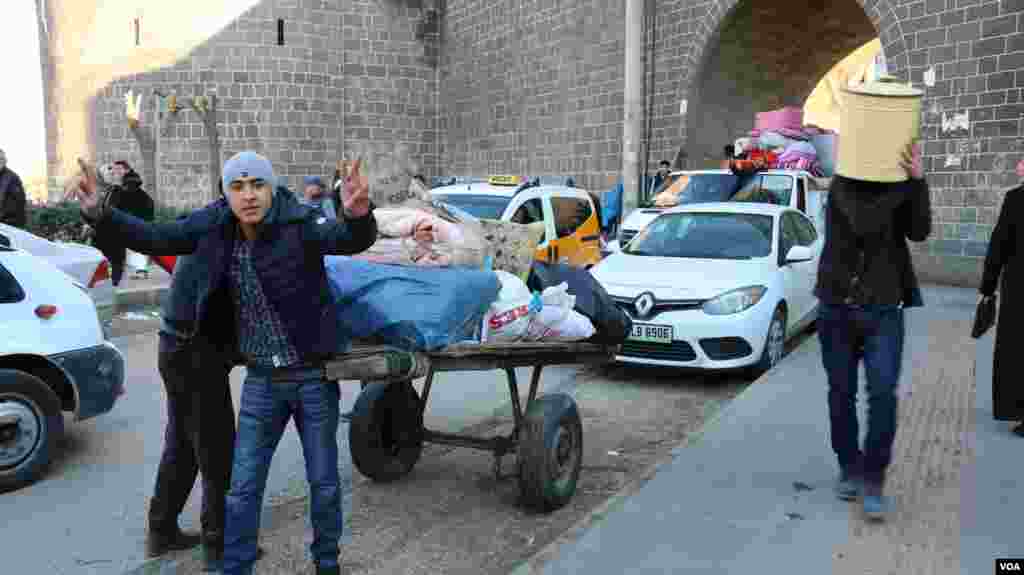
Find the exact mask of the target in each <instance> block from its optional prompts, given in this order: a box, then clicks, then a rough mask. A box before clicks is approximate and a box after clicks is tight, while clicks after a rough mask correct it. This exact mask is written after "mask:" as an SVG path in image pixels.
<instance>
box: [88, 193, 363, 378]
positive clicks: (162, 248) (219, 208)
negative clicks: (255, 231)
mask: <svg viewBox="0 0 1024 575" xmlns="http://www.w3.org/2000/svg"><path fill="white" fill-rule="evenodd" d="M263 222H264V223H263V224H262V225H261V228H260V235H259V237H258V238H257V239H256V241H255V243H254V245H253V252H252V255H253V265H254V267H255V268H256V275H257V277H258V278H259V280H260V283H261V284H262V286H263V292H264V293H265V294H266V295H267V297H268V299H269V300H270V305H271V306H273V307H274V309H275V310H276V311H277V313H278V314H279V315H280V317H281V319H282V321H283V322H284V324H285V329H286V330H287V332H288V336H289V339H290V341H291V343H292V344H293V345H295V347H296V349H297V350H298V352H299V355H300V356H301V357H302V359H303V360H304V361H306V362H318V361H320V360H323V359H324V358H326V357H327V356H329V355H331V354H333V353H336V352H338V351H340V350H341V349H342V346H343V345H344V343H345V342H342V341H340V336H339V331H338V315H337V314H338V312H337V307H336V306H335V305H334V299H333V297H332V295H331V291H330V288H329V286H328V283H327V273H326V271H325V269H324V260H323V256H325V255H328V254H345V255H347V254H355V253H359V252H361V251H363V250H366V249H367V248H369V247H370V246H371V245H373V242H374V241H376V238H377V223H376V219H375V218H374V216H373V214H372V213H370V214H368V215H367V216H366V217H363V218H360V219H358V220H347V219H345V218H339V219H338V220H332V219H329V218H326V217H324V216H323V213H322V212H321V211H320V210H319V209H318V208H313V207H310V206H304V205H302V204H300V203H299V202H298V201H297V200H296V199H295V197H294V195H293V194H291V193H289V192H287V191H284V192H282V191H278V192H277V193H275V194H274V200H273V204H272V206H271V208H270V210H268V212H267V215H266V216H265V218H264V220H263ZM96 227H97V231H103V232H104V233H109V234H111V235H114V236H116V237H117V238H118V239H119V240H120V241H121V242H122V243H123V244H124V245H125V246H126V247H128V248H129V249H132V250H135V251H137V252H141V253H143V254H148V255H171V254H174V255H186V254H192V257H191V258H190V259H191V261H190V262H189V265H188V266H187V267H186V268H185V269H181V270H179V269H176V270H175V276H177V275H178V274H179V273H187V274H188V276H189V277H187V278H185V277H182V278H175V279H176V281H175V283H180V285H179V286H178V289H177V290H175V291H174V292H172V294H171V297H169V298H168V300H169V301H168V302H167V303H166V305H165V306H164V309H163V315H164V321H165V322H166V323H167V324H168V326H169V328H170V329H169V330H165V331H173V332H175V333H176V334H179V335H181V336H184V337H186V338H188V337H192V336H201V337H203V338H204V339H206V340H207V341H209V342H211V343H212V344H213V345H214V346H215V347H216V348H217V349H219V350H220V351H222V352H224V353H227V354H229V355H230V356H231V357H239V356H238V349H237V346H238V334H237V333H236V331H237V330H236V319H235V311H234V310H235V306H236V302H234V301H233V298H232V296H231V289H230V284H229V282H230V279H229V275H230V274H229V269H230V264H231V261H230V260H231V254H232V251H233V247H234V242H235V241H237V240H236V236H237V235H238V234H239V233H240V232H239V231H238V220H237V219H236V218H235V216H234V214H233V213H232V212H231V208H230V207H229V206H228V204H227V201H226V200H224V199H221V200H218V201H216V202H214V203H212V204H210V205H208V206H206V207H205V208H202V209H200V210H197V211H195V212H193V213H192V214H190V215H189V216H188V217H186V218H183V219H179V220H177V221H175V222H171V223H163V224H147V223H145V222H143V221H142V220H139V219H138V218H135V217H133V216H131V215H129V214H126V213H125V212H122V211H120V210H118V209H115V208H112V209H110V210H109V211H108V212H107V213H105V214H104V215H102V216H101V217H100V219H99V221H98V222H97V223H96Z"/></svg>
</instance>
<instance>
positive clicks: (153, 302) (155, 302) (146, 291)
mask: <svg viewBox="0 0 1024 575" xmlns="http://www.w3.org/2000/svg"><path fill="white" fill-rule="evenodd" d="M169 290H170V286H166V285H164V286H153V287H141V288H126V289H118V290H117V295H116V301H117V303H116V305H115V309H116V311H117V312H118V313H120V312H124V311H127V310H129V309H132V308H139V307H148V306H159V305H161V304H163V300H164V297H165V296H166V295H167V292H168V291H169Z"/></svg>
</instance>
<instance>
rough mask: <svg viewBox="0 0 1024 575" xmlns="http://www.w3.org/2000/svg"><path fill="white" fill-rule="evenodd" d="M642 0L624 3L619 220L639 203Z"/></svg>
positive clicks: (641, 132)
mask: <svg viewBox="0 0 1024 575" xmlns="http://www.w3.org/2000/svg"><path fill="white" fill-rule="evenodd" d="M643 22H644V0H626V63H625V64H626V71H625V77H626V85H625V87H624V90H623V93H624V96H625V97H624V112H625V114H624V118H623V121H622V185H623V198H622V217H623V218H625V216H626V215H627V214H629V213H630V212H631V211H633V210H634V209H636V207H637V206H638V205H639V204H640V189H641V186H640V146H641V142H640V139H641V138H642V135H643V115H644V100H643V80H644V78H643V38H644V36H643Z"/></svg>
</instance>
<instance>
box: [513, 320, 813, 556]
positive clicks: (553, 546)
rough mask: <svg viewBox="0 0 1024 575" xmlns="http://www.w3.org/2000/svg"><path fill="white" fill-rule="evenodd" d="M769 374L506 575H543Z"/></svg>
mask: <svg viewBox="0 0 1024 575" xmlns="http://www.w3.org/2000/svg"><path fill="white" fill-rule="evenodd" d="M811 341H812V340H811V339H808V340H805V341H804V342H803V343H801V344H800V345H799V347H797V348H796V349H793V350H792V351H790V352H789V354H787V356H786V359H790V358H792V357H793V356H796V355H798V354H802V353H805V351H804V350H805V349H806V348H807V346H808V344H810V343H811ZM770 376H771V374H770V373H768V374H764V375H762V376H761V377H759V378H757V379H756V380H754V381H752V382H750V385H748V386H747V387H746V388H745V389H744V390H743V391H741V392H740V393H738V394H737V395H736V396H735V397H733V398H732V399H731V400H726V401H720V402H718V404H717V405H719V406H723V404H724V406H723V407H721V409H718V410H717V411H716V412H715V414H714V415H713V416H712V417H710V418H709V419H708V420H707V421H706V422H705V423H704V425H702V426H701V427H700V429H697V430H695V431H693V432H691V433H688V434H686V437H685V438H684V439H683V440H682V441H680V442H679V443H678V444H677V445H676V446H675V447H673V448H672V451H671V452H669V454H668V455H667V456H666V457H664V458H662V459H660V460H658V461H655V462H654V463H651V464H650V465H649V466H647V467H645V468H644V470H643V471H642V472H641V473H640V475H639V476H637V477H636V478H635V479H633V480H632V481H630V482H629V483H627V484H626V485H624V486H623V487H622V488H621V489H620V490H619V491H618V492H617V493H616V494H615V495H613V496H611V497H609V498H608V499H607V500H605V502H604V503H602V504H601V505H598V506H597V507H595V508H594V509H592V510H591V511H590V512H589V513H587V514H586V515H584V516H583V518H582V519H580V520H579V521H577V522H576V523H575V524H574V525H573V526H572V527H571V528H569V530H568V531H566V532H565V533H563V534H562V535H560V536H559V537H558V538H556V539H555V540H554V541H552V542H551V543H548V544H547V545H545V546H544V547H542V548H541V549H540V551H538V552H536V553H535V554H533V556H532V557H530V558H529V559H526V560H524V561H522V562H521V563H519V565H518V566H517V567H515V568H514V569H512V571H510V572H509V575H542V574H543V573H544V567H545V565H546V564H547V563H549V562H551V561H552V560H553V559H555V558H557V557H558V555H559V554H560V553H561V552H562V550H563V549H564V548H568V547H569V546H571V545H572V544H573V543H576V542H577V541H578V540H579V539H580V538H582V537H583V535H585V534H586V533H587V532H588V531H590V529H591V527H593V526H594V525H596V524H597V523H598V522H600V521H602V520H603V519H604V518H605V517H606V516H608V515H610V514H612V513H614V512H616V511H620V510H621V509H622V507H623V506H624V505H625V504H626V501H627V500H628V499H629V498H630V497H632V496H633V495H635V494H636V493H637V492H638V491H640V489H641V488H643V486H644V485H646V484H647V482H648V481H650V480H651V479H652V478H653V477H654V476H655V475H657V474H658V473H659V472H661V471H662V470H663V469H665V468H666V467H668V465H670V464H671V463H672V462H673V461H675V459H676V458H678V457H680V456H681V455H682V453H681V452H680V450H681V449H682V448H685V447H686V446H688V445H692V444H693V443H695V442H697V441H700V439H701V438H702V437H703V436H704V434H705V432H706V431H707V430H709V429H710V428H712V427H713V426H715V425H718V423H719V422H720V421H721V420H722V418H723V417H724V416H725V415H726V414H727V413H729V412H730V411H731V410H732V409H735V408H734V406H735V404H736V402H737V401H739V400H740V399H741V398H742V397H743V396H744V395H745V394H747V393H751V390H752V389H753V388H754V386H756V385H758V384H759V383H760V382H761V380H763V379H765V378H767V377H770Z"/></svg>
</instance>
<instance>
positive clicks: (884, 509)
mask: <svg viewBox="0 0 1024 575" xmlns="http://www.w3.org/2000/svg"><path fill="white" fill-rule="evenodd" d="M888 512H889V499H888V498H887V497H886V496H885V495H884V494H883V493H882V486H881V485H874V484H868V485H865V486H864V516H865V517H867V518H868V519H870V520H872V521H882V520H883V519H885V516H886V514H887V513H888Z"/></svg>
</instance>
